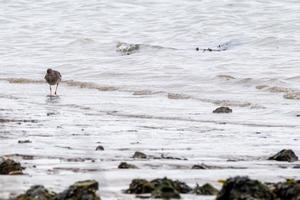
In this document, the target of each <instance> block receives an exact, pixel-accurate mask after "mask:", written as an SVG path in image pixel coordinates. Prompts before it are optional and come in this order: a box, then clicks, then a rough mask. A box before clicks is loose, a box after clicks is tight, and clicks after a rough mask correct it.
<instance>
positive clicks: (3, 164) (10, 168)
mask: <svg viewBox="0 0 300 200" xmlns="http://www.w3.org/2000/svg"><path fill="white" fill-rule="evenodd" d="M22 170H23V168H22V166H21V164H20V163H19V162H16V161H14V160H11V159H5V158H0V174H3V175H10V174H16V172H18V174H20V173H22Z"/></svg>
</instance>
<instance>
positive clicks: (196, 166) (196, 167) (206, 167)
mask: <svg viewBox="0 0 300 200" xmlns="http://www.w3.org/2000/svg"><path fill="white" fill-rule="evenodd" d="M208 168H209V166H207V165H205V164H204V163H201V164H200V165H193V166H192V169H208Z"/></svg>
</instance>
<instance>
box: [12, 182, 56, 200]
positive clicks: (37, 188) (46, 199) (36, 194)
mask: <svg viewBox="0 0 300 200" xmlns="http://www.w3.org/2000/svg"><path fill="white" fill-rule="evenodd" d="M54 196H55V193H53V192H49V191H48V190H47V189H46V188H45V187H44V186H42V185H34V186H32V187H31V188H30V189H29V190H27V191H26V192H25V194H21V195H19V196H17V197H16V198H15V200H54Z"/></svg>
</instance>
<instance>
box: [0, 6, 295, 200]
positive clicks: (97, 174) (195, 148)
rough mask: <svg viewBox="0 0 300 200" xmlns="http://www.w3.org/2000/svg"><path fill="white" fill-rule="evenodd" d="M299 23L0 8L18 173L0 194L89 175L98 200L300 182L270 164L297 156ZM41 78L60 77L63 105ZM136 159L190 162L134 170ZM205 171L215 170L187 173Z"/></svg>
mask: <svg viewBox="0 0 300 200" xmlns="http://www.w3.org/2000/svg"><path fill="white" fill-rule="evenodd" d="M299 19H300V2H299V1H295V0H294V1H292V0H287V1H279V0H273V1H259V0H253V1H237V0H228V1H211V0H210V1H208V0H207V1H205V0H202V1H200V0H199V1H196V0H189V1H188V0H184V1H183V0H182V1H178V0H176V1H174V0H173V1H171V0H164V1H153V0H151V1H150V0H149V1H148V0H147V1H146V0H144V1H123V0H115V1H106V0H103V1H80V0H76V1H67V0H60V1H49V0H41V1H30V0H27V1H25V0H23V1H21V0H18V1H7V0H1V1H0V30H1V31H0V86H1V93H0V118H1V119H9V120H10V121H9V122H5V123H3V122H2V123H0V138H1V140H0V156H6V157H10V158H14V159H16V160H18V161H20V162H21V163H22V165H24V166H25V167H26V169H25V171H24V173H25V175H23V176H1V177H0V197H2V196H3V198H7V197H8V196H10V195H12V196H13V195H15V194H19V193H20V192H22V191H24V190H25V189H27V188H28V187H29V186H30V185H32V184H37V183H38V184H43V185H46V186H47V187H49V188H51V189H53V190H55V191H61V190H63V189H64V188H66V187H67V186H68V185H69V184H71V183H73V182H74V181H77V180H83V179H87V178H93V179H96V180H97V181H99V182H100V192H99V194H100V196H102V198H103V199H132V198H133V196H132V195H124V194H122V191H121V190H122V189H126V188H127V187H128V184H129V183H130V181H131V180H132V179H133V178H137V177H139V178H148V179H151V178H157V177H163V176H168V177H170V178H174V179H179V180H182V181H186V182H187V183H188V184H190V185H191V186H193V185H195V184H196V183H199V184H202V183H206V182H210V183H212V184H214V185H215V186H216V187H218V188H220V187H221V184H220V183H219V182H218V180H219V179H225V178H227V177H230V176H234V175H248V176H250V177H253V178H258V179H261V180H269V181H278V180H282V179H284V178H300V176H299V169H294V168H293V167H294V166H295V165H297V164H299V162H294V163H278V162H274V161H268V160H266V158H268V156H270V155H272V154H274V153H276V152H278V151H279V150H281V149H283V148H291V149H293V150H294V151H295V153H296V154H298V155H300V147H299V139H300V136H299V130H300V126H299V120H300V118H299V117H297V115H299V114H300V109H299V100H300V84H299V83H300V70H299V69H298V68H299V66H300V60H299V55H300V54H299V53H300V20H299ZM118 43H122V44H123V45H125V46H126V45H130V44H132V45H134V44H137V45H138V46H139V49H138V50H136V51H133V52H130V55H127V53H125V54H124V53H122V52H119V51H118V50H119V49H118V47H117V46H118ZM219 45H220V46H221V48H219V47H218V46H219ZM197 47H198V48H200V51H196V50H195V49H196V48H197ZM208 48H210V49H214V50H220V49H222V50H224V51H202V49H208ZM47 68H53V69H56V70H59V71H60V72H61V74H62V77H63V82H62V84H61V85H60V86H59V88H58V93H59V97H56V98H52V97H48V96H47V95H48V93H49V87H48V85H47V84H46V83H45V82H44V80H43V77H44V75H45V72H46V69H47ZM218 106H230V107H231V108H232V109H233V113H231V114H227V115H225V114H220V115H217V114H213V113H212V110H214V109H215V108H216V107H218ZM22 120H23V121H24V120H25V121H24V122H22ZM28 120H33V121H32V122H29V121H28ZM20 122H21V123H20ZM20 139H29V140H31V141H32V143H30V144H18V140H20ZM97 142H98V143H97ZM99 142H101V143H99ZM99 144H101V145H103V146H104V148H105V150H104V151H103V152H99V151H95V148H96V146H97V145H99ZM137 150H138V151H143V152H145V153H147V154H149V155H153V156H160V155H161V154H164V155H169V156H174V157H180V158H186V159H187V160H166V159H160V160H157V159H154V160H153V159H149V160H134V159H132V158H131V156H132V154H133V153H134V151H137ZM25 155H30V156H33V158H31V159H29V160H28V159H27V160H26V159H24V156H25ZM25 158H26V157H25ZM228 160H235V161H236V162H228ZM122 161H127V162H129V163H133V164H136V165H137V166H138V167H139V169H136V170H119V169H117V166H118V164H119V163H120V162H122ZM200 163H205V164H207V165H211V166H218V167H219V168H217V169H209V170H205V171H197V170H196V171H195V170H191V166H192V165H193V164H200ZM184 198H185V199H193V198H198V199H207V198H208V199H213V197H201V196H199V197H195V196H189V195H187V196H184Z"/></svg>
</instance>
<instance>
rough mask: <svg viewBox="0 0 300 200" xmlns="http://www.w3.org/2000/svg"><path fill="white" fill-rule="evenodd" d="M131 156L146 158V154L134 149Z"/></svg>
mask: <svg viewBox="0 0 300 200" xmlns="http://www.w3.org/2000/svg"><path fill="white" fill-rule="evenodd" d="M132 158H139V159H146V158H147V155H146V154H144V153H142V152H139V151H136V152H135V153H134V154H133V156H132Z"/></svg>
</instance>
